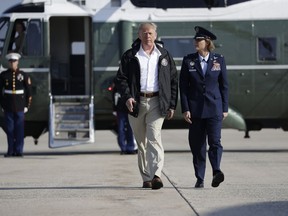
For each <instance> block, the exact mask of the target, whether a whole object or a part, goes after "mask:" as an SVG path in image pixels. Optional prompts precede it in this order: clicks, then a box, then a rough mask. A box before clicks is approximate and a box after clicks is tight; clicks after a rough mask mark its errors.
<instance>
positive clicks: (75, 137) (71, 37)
mask: <svg viewBox="0 0 288 216" xmlns="http://www.w3.org/2000/svg"><path fill="white" fill-rule="evenodd" d="M49 22H50V56H51V61H50V62H51V65H50V122H49V133H50V135H49V147H51V148H57V147H63V146H71V145H77V144H84V143H92V142H94V120H93V119H94V117H93V113H94V102H93V95H92V92H93V91H92V83H93V82H92V80H93V79H92V78H93V77H92V69H91V68H92V66H91V58H92V57H91V53H92V52H91V48H92V44H91V29H92V27H91V25H92V21H91V18H90V17H52V18H50V21H49Z"/></svg>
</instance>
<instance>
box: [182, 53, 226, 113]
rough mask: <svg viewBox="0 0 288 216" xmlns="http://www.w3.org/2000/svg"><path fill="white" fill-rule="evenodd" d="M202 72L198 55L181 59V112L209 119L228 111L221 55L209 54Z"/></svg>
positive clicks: (224, 66)
mask: <svg viewBox="0 0 288 216" xmlns="http://www.w3.org/2000/svg"><path fill="white" fill-rule="evenodd" d="M207 64H208V65H207V71H206V73H205V75H204V73H203V71H202V68H201V64H200V60H199V54H198V53H193V54H189V55H187V56H185V57H184V58H183V62H182V67H181V72H180V80H179V85H180V98H181V107H182V113H184V112H186V111H190V113H191V117H192V118H211V117H215V116H219V115H222V114H223V112H228V80H227V70H226V64H225V60H224V57H223V55H220V54H216V53H210V54H209V59H208V62H207Z"/></svg>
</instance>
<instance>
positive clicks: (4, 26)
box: [0, 19, 9, 56]
mask: <svg viewBox="0 0 288 216" xmlns="http://www.w3.org/2000/svg"><path fill="white" fill-rule="evenodd" d="M8 26H9V22H8V19H1V20H0V56H1V55H2V52H3V48H4V42H5V38H6V34H7V30H8Z"/></svg>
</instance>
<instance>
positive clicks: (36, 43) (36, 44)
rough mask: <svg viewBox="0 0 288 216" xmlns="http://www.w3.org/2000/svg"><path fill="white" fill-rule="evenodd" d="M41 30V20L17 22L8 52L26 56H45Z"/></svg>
mask: <svg viewBox="0 0 288 216" xmlns="http://www.w3.org/2000/svg"><path fill="white" fill-rule="evenodd" d="M41 29H42V22H41V20H38V19H33V20H27V19H26V20H20V19H19V20H16V21H15V25H14V30H13V32H12V37H11V41H10V45H9V48H8V50H11V51H13V52H18V53H20V54H21V55H24V56H41V55H43V42H42V41H43V40H42V34H41Z"/></svg>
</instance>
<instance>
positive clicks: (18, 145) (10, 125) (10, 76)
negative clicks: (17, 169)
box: [0, 53, 32, 157]
mask: <svg viewBox="0 0 288 216" xmlns="http://www.w3.org/2000/svg"><path fill="white" fill-rule="evenodd" d="M20 57H21V56H20V55H19V54H18V53H10V54H8V55H7V56H6V58H7V60H8V61H9V69H8V70H6V71H3V72H2V73H1V75H0V91H1V94H0V103H1V106H2V110H3V111H4V119H5V132H6V134H7V141H8V151H7V153H6V154H5V155H4V156H5V157H11V156H20V157H22V155H23V146H24V113H25V112H27V111H28V109H29V106H30V103H31V100H32V96H31V80H30V77H29V76H28V75H27V74H26V73H25V72H23V71H21V70H19V68H18V63H19V59H20Z"/></svg>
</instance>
